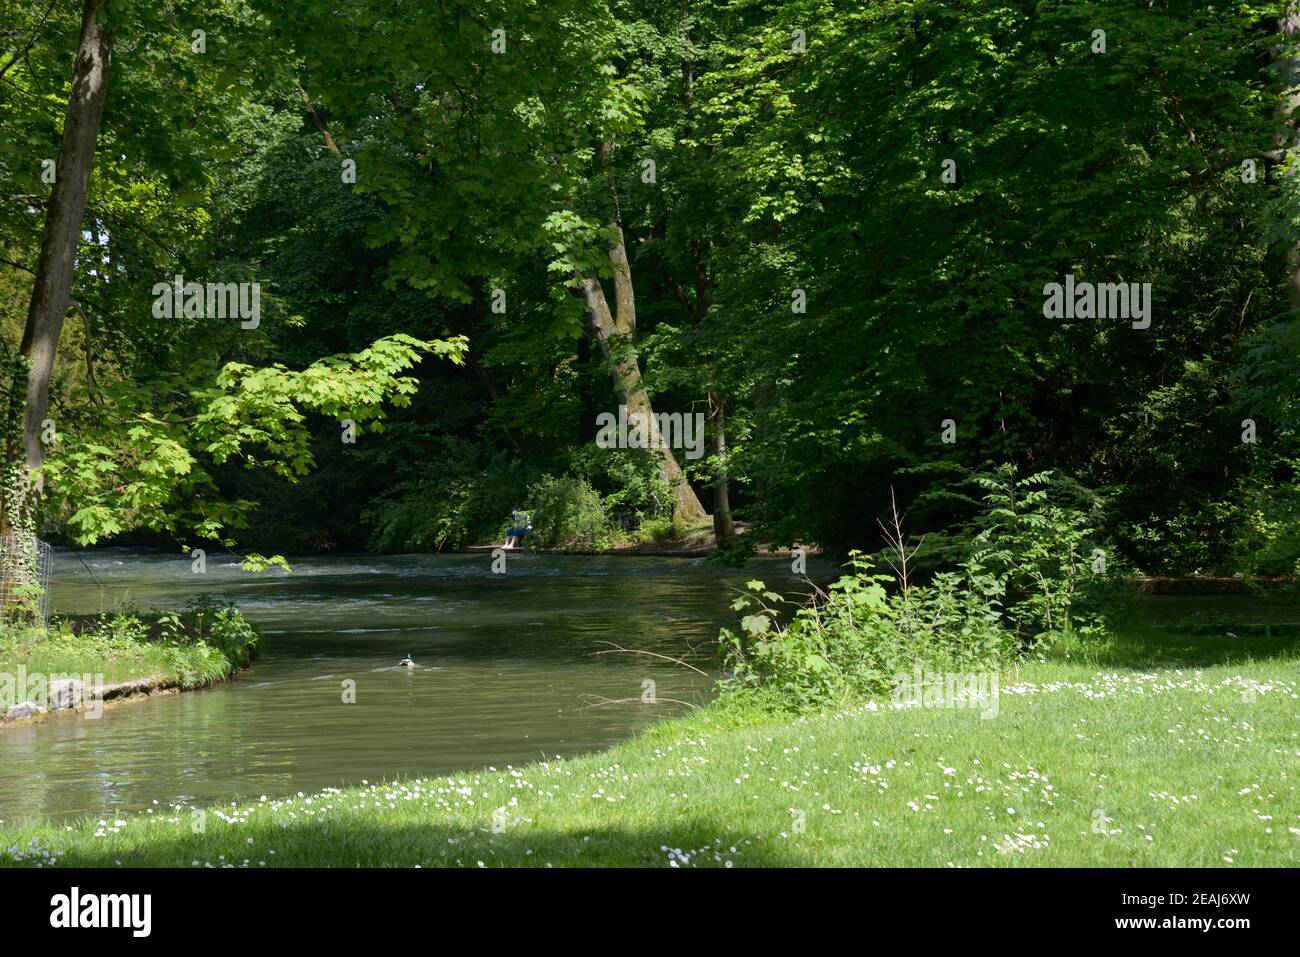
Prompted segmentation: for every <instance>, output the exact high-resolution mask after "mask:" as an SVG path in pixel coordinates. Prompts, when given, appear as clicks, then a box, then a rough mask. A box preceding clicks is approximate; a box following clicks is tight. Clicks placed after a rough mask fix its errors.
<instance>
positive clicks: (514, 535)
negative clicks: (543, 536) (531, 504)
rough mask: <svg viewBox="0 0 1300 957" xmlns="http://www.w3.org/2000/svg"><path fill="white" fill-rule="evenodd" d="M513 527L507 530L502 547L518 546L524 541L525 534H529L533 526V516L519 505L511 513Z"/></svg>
mask: <svg viewBox="0 0 1300 957" xmlns="http://www.w3.org/2000/svg"><path fill="white" fill-rule="evenodd" d="M510 521H511V527H510V528H509V529H508V530H507V531H506V540H505V542H504V543H503V544H502V546H501V547H502V548H518V547H519V543H520V542H522V541H523V539H524V536H525V535H527V534H528V532H529V530H530V529H532V527H533V520H532V517H531V516H530V515H529V514H528V513H527V512H525V511H523V510H522V509H520V508H519V506H518V505H516V506H515V507H514V509H513V510H512V511H511V513H510Z"/></svg>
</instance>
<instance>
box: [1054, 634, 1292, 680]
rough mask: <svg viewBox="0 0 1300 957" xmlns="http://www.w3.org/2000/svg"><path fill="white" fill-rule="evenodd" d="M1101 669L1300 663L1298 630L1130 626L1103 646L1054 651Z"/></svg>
mask: <svg viewBox="0 0 1300 957" xmlns="http://www.w3.org/2000/svg"><path fill="white" fill-rule="evenodd" d="M1066 654H1068V655H1069V656H1070V658H1071V660H1075V661H1079V660H1082V661H1086V662H1088V663H1089V664H1094V665H1096V666H1097V667H1099V668H1124V669H1131V670H1135V671H1148V670H1150V669H1152V668H1208V667H1211V666H1214V665H1234V664H1235V665H1242V664H1247V663H1251V662H1254V663H1261V662H1267V661H1287V660H1300V630H1297V629H1267V630H1265V629H1254V628H1251V629H1247V628H1240V629H1238V630H1234V629H1233V628H1232V627H1229V626H1225V627H1215V628H1212V629H1203V628H1198V629H1196V630H1192V629H1190V628H1189V629H1187V630H1183V629H1180V628H1178V626H1177V625H1172V626H1168V627H1163V628H1157V627H1154V626H1152V625H1148V624H1134V625H1129V626H1127V627H1124V628H1122V630H1121V631H1120V633H1119V634H1118V635H1116V636H1114V637H1111V638H1108V639H1103V640H1101V641H1091V640H1087V639H1077V640H1074V641H1071V642H1067V643H1065V644H1063V645H1061V646H1060V647H1058V648H1057V649H1054V651H1053V657H1054V658H1060V657H1064V656H1065V655H1066Z"/></svg>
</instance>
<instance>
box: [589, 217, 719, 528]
mask: <svg viewBox="0 0 1300 957" xmlns="http://www.w3.org/2000/svg"><path fill="white" fill-rule="evenodd" d="M611 226H612V228H613V229H614V230H615V231H616V232H617V235H618V241H617V242H616V243H615V244H614V246H613V247H611V249H610V251H609V261H610V264H611V265H612V266H613V270H614V303H615V307H616V309H617V311H616V312H615V313H611V312H610V309H609V302H608V301H607V300H606V298H605V290H604V288H603V287H602V286H601V284H600V280H598V279H595V278H592V277H586V276H584V277H581V278H582V288H581V294H582V301H583V303H584V305H586V307H587V321H588V322H589V323H590V325H591V331H592V334H593V335H594V336H595V339H596V344H597V345H598V346H600V352H601V355H603V356H604V357H605V359H606V361H610V360H611V358H612V357H614V356H616V355H617V358H613V361H612V362H611V364H610V375H611V376H612V377H613V379H614V385H615V388H616V389H617V390H618V393H619V395H620V396H622V398H623V403H624V404H625V405H626V406H627V413H628V418H629V420H631V417H632V416H633V415H640V416H643V419H642V421H644V422H646V423H647V426H646V430H647V434H648V435H649V438H650V446H651V447H650V449H649V450H648V451H649V452H650V454H651V455H654V456H656V457H657V458H658V465H659V476H660V478H662V479H663V480H664V481H665V482H667V483H668V485H669V487H670V488H671V489H672V490H673V519H674V520H676V521H682V522H686V523H687V524H695V523H696V522H700V521H703V519H704V518H705V517H706V513H705V511H704V506H703V505H701V504H700V500H699V498H698V497H696V495H695V491H694V489H692V488H691V485H690V483H689V482H687V481H686V476H685V475H684V474H682V468H681V466H680V465H679V464H678V463H677V457H676V456H675V455H673V450H672V449H670V448H667V447H666V446H664V444H663V443H662V442H661V441H660V436H659V427H658V424H657V423H656V421H655V417H654V409H653V408H652V407H651V405H650V396H649V394H648V393H647V392H646V390H645V385H644V384H643V383H642V381H641V366H640V365H639V364H638V363H637V360H636V356H634V355H632V354H631V353H630V352H627V351H626V350H624V349H621V348H620V347H623V346H630V345H631V343H632V340H633V336H634V334H635V332H636V297H635V295H634V293H633V289H632V273H631V270H630V267H629V266H628V261H627V247H626V246H625V245H624V242H623V230H622V228H621V227H620V226H619V225H618V224H617V223H613V224H611Z"/></svg>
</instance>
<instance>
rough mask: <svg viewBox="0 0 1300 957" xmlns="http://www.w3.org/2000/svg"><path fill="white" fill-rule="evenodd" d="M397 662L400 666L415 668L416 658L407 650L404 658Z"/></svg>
mask: <svg viewBox="0 0 1300 957" xmlns="http://www.w3.org/2000/svg"><path fill="white" fill-rule="evenodd" d="M397 664H398V666H399V667H402V668H414V667H415V660H414V659H413V658H412V657H411V654H410V652H407V654H406V657H405V658H403V659H402V660H401V661H399V662H398V663H397Z"/></svg>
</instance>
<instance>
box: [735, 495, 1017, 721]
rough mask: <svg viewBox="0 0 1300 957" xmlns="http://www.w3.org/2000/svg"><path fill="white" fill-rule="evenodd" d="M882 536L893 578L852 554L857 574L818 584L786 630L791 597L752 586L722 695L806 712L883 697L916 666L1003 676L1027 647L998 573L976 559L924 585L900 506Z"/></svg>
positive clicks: (742, 599)
mask: <svg viewBox="0 0 1300 957" xmlns="http://www.w3.org/2000/svg"><path fill="white" fill-rule="evenodd" d="M881 528H882V531H883V532H884V534H885V538H886V541H887V542H888V545H889V548H888V553H887V554H888V557H886V558H885V559H884V560H883V563H884V564H885V565H887V566H888V567H889V569H890V573H889V574H886V573H884V572H882V571H881V570H880V563H879V562H878V561H876V560H873V559H871V558H868V557H866V556H864V555H863V554H862V553H860V552H852V553H850V560H849V563H848V564H849V568H850V574H847V575H844V576H842V577H841V578H840V579H839V580H838V581H836V582H835V583H834V584H832V585H831V586H830V588H829V590H825V591H823V590H821V589H819V588H817V587H816V586H814V592H813V595H812V596H811V600H809V601H808V602H807V603H806V604H803V605H798V606H797V607H796V610H795V612H794V615H793V617H791V618H790V619H789V622H788V624H784V625H783V624H782V623H781V622H780V615H781V612H782V608H781V606H782V605H789V604H791V602H790V601H789V600H788V599H786V598H784V597H783V596H781V595H779V594H778V593H776V592H773V591H770V590H768V588H767V587H766V585H764V584H763V582H761V581H751V582H749V583H748V584H747V586H746V587H747V589H748V591H747V593H742V594H741V595H740V596H739V597H738V598H737V599H736V600H735V601H734V602H733V603H732V608H733V609H734V610H736V611H743V612H746V614H745V615H744V617H743V618H742V619H741V622H740V630H739V631H738V632H735V631H731V630H730V629H723V631H722V633H721V635H720V641H721V643H722V646H723V650H724V654H725V657H726V664H727V670H728V673H729V677H728V678H727V679H725V680H724V682H723V687H724V690H726V691H731V692H735V691H743V690H754V691H759V692H761V693H766V694H769V695H771V696H773V697H774V699H775V701H776V702H777V703H778V704H779V705H780V706H783V707H787V708H791V709H793V710H803V709H806V708H809V707H815V706H819V705H823V704H828V703H831V702H834V701H838V700H846V699H851V698H855V697H868V696H871V695H876V694H880V693H882V692H884V691H887V690H889V688H890V687H892V685H893V683H894V680H895V676H897V675H899V674H903V673H907V672H909V671H911V669H912V668H913V667H914V666H915V665H916V664H918V663H919V664H921V665H922V666H923V667H925V668H928V669H931V670H936V671H949V672H970V671H981V670H995V669H998V668H1000V667H1001V666H1002V665H1003V664H1005V663H1007V662H1008V661H1010V660H1011V659H1012V658H1013V657H1014V656H1015V654H1016V652H1017V650H1018V648H1019V642H1018V641H1017V639H1016V637H1015V635H1014V633H1013V632H1012V631H1011V630H1009V629H1007V628H1006V627H1004V623H1003V610H1002V606H1001V602H1002V599H1003V594H1004V586H1003V583H1002V580H1001V579H1000V578H999V576H998V575H996V574H994V573H992V572H990V571H988V570H987V569H985V568H984V567H983V566H982V565H981V564H980V563H979V562H978V561H977V560H975V559H973V558H972V559H971V560H968V561H965V562H963V563H962V564H961V565H960V566H959V567H958V569H957V570H956V571H949V572H941V573H939V574H937V575H934V576H933V577H932V578H931V580H930V581H929V582H928V583H926V584H923V585H922V584H917V583H916V582H915V581H914V578H913V576H914V569H913V568H912V564H911V562H912V559H913V558H914V557H915V556H916V553H917V551H918V550H919V549H920V547H921V543H920V542H918V543H916V544H911V543H909V542H908V540H907V538H906V536H905V535H904V533H903V530H902V519H901V517H900V516H899V514H898V511H897V508H896V507H895V508H894V510H893V519H892V524H891V526H889V527H886V526H885V525H884V524H883V523H881Z"/></svg>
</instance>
